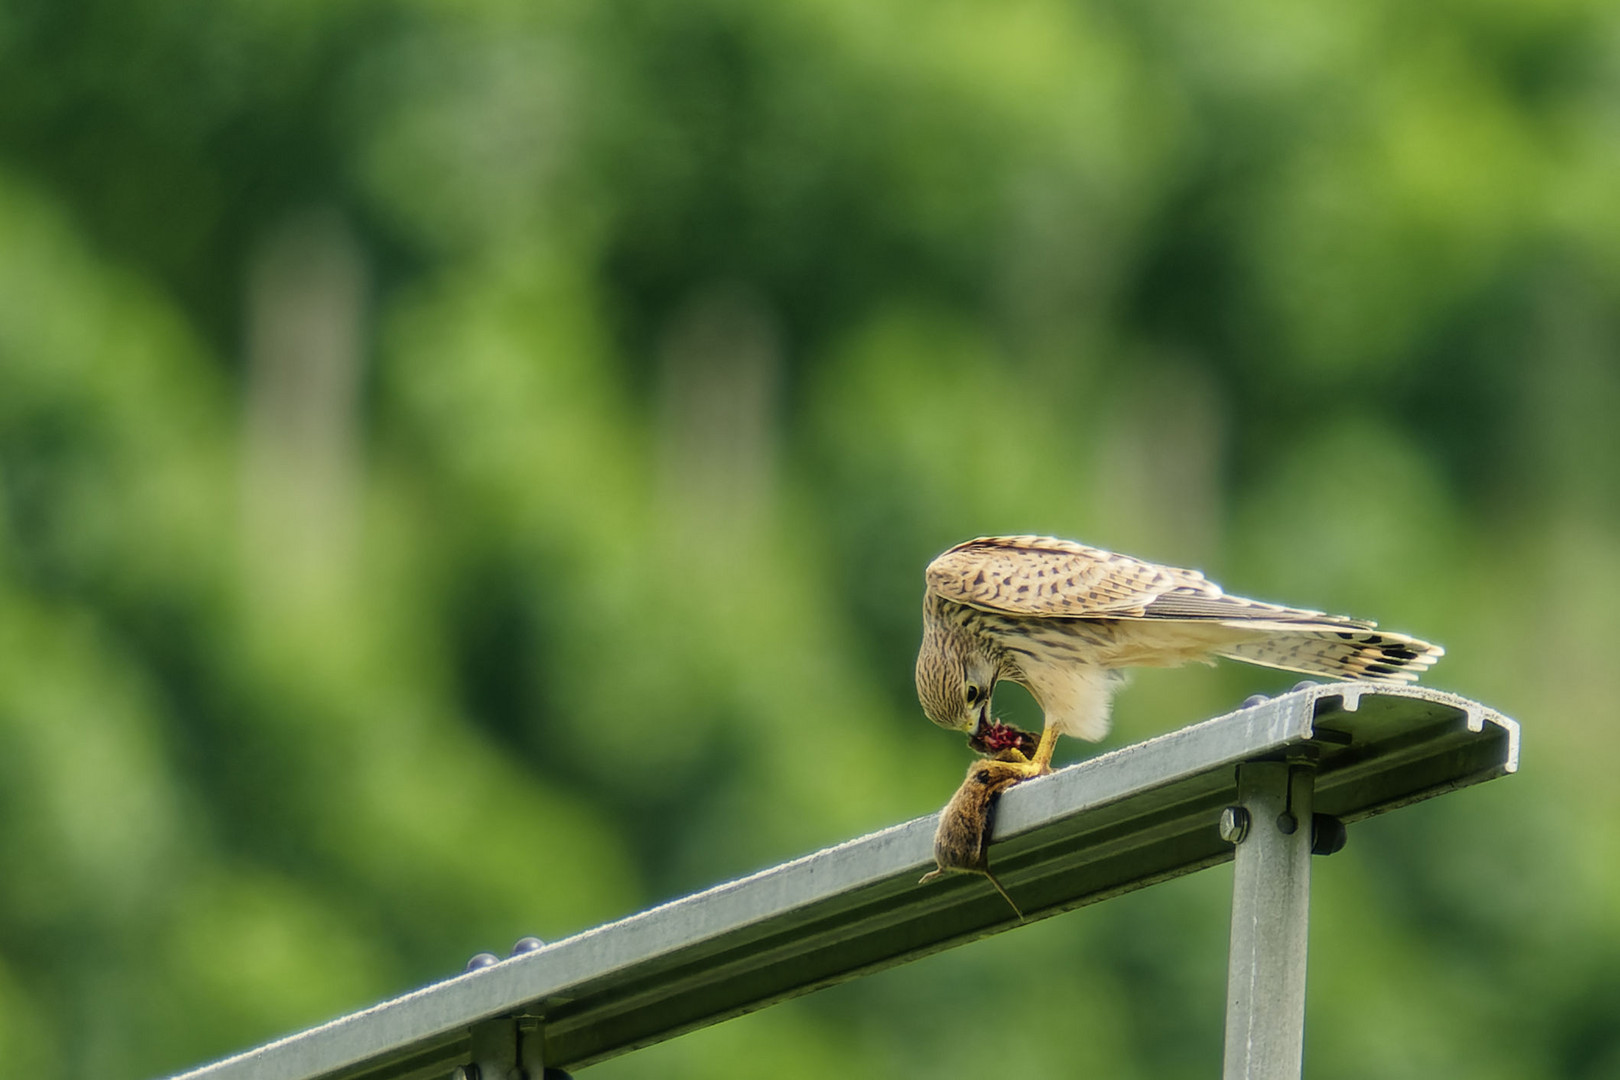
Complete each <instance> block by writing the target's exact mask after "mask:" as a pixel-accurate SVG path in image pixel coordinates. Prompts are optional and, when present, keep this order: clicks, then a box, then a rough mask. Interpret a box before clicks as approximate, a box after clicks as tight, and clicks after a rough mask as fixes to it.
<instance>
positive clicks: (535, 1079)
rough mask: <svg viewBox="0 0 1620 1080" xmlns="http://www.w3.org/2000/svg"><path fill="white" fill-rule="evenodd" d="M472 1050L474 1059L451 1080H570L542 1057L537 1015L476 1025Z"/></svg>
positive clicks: (470, 1048)
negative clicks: (550, 1067) (547, 1063)
mask: <svg viewBox="0 0 1620 1080" xmlns="http://www.w3.org/2000/svg"><path fill="white" fill-rule="evenodd" d="M469 1035H470V1036H471V1038H470V1045H469V1047H468V1050H469V1054H470V1056H471V1058H472V1060H471V1061H470V1062H469V1063H468V1064H466V1065H461V1066H458V1067H457V1068H456V1069H454V1070H453V1071H452V1072H451V1074H450V1075H451V1080H567V1076H568V1074H567V1073H565V1072H563V1071H562V1070H560V1069H548V1068H546V1067H545V1062H544V1061H543V1060H542V1058H541V1050H542V1048H543V1046H544V1041H543V1039H542V1036H541V1030H540V1018H539V1017H537V1016H502V1017H498V1018H496V1019H494V1020H486V1021H484V1022H483V1023H480V1024H474V1025H473V1026H472V1028H471V1030H470V1031H469Z"/></svg>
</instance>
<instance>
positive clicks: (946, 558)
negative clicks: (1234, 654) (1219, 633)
mask: <svg viewBox="0 0 1620 1080" xmlns="http://www.w3.org/2000/svg"><path fill="white" fill-rule="evenodd" d="M928 587H929V589H931V590H932V591H933V592H934V593H935V594H936V595H938V596H940V597H942V598H944V599H946V600H951V601H954V602H955V603H958V604H967V605H969V606H971V607H977V608H983V609H985V610H987V611H1000V612H1006V613H1008V614H1012V615H1046V616H1056V617H1068V618H1086V617H1090V618H1129V617H1133V616H1134V617H1137V618H1141V617H1144V616H1146V615H1147V613H1148V612H1147V609H1148V607H1149V605H1151V604H1153V603H1155V602H1156V601H1159V600H1160V599H1161V598H1164V597H1167V596H1170V595H1176V596H1182V597H1186V598H1189V599H1190V598H1193V597H1204V598H1213V597H1219V596H1220V595H1221V590H1220V587H1219V586H1216V585H1213V584H1211V583H1210V582H1208V581H1205V580H1204V576H1203V575H1202V574H1200V573H1198V572H1197V571H1196V570H1181V569H1177V568H1175V567H1170V566H1159V565H1157V564H1155V563H1150V562H1143V561H1142V560H1140V559H1133V558H1131V557H1130V556H1128V555H1118V554H1115V553H1114V552H1112V551H1104V550H1102V549H1101V548H1093V547H1087V546H1085V545H1084V544H1076V543H1074V542H1073V541H1070V540H1058V539H1054V538H1052V537H1048V536H985V537H980V538H979V539H977V540H969V541H967V542H966V543H964V544H958V545H956V546H955V547H953V548H951V549H950V550H949V551H947V552H945V553H944V554H943V555H941V556H939V558H937V559H935V560H934V561H933V562H932V563H930V564H929V566H928Z"/></svg>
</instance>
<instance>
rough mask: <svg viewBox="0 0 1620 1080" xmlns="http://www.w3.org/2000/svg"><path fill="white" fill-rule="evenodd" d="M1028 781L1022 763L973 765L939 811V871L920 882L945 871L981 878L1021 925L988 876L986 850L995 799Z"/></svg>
mask: <svg viewBox="0 0 1620 1080" xmlns="http://www.w3.org/2000/svg"><path fill="white" fill-rule="evenodd" d="M1019 756H1022V755H1019ZM1027 779H1029V770H1028V767H1027V765H1025V764H1024V763H1022V762H1015V761H1000V760H994V759H990V760H985V761H975V762H974V763H973V765H972V766H971V767H970V768H969V769H968V772H967V778H966V779H965V780H963V781H962V786H961V787H959V788H957V789H956V794H955V795H952V796H951V801H950V802H948V803H946V804H945V809H944V810H941V811H940V814H939V828H938V829H936V830H935V831H934V862H936V863H938V864H939V868H938V869H937V870H931V871H929V872H928V873H926V874H924V875H923V876H922V881H933V880H934V879H935V878H937V877H940V876H942V875H943V874H945V873H946V872H947V871H960V872H963V873H969V874H983V875H984V876H985V877H987V878H989V879H990V884H992V885H994V886H995V887H996V891H997V892H999V893H1000V894H1001V896H1002V898H1003V899H1004V900H1006V901H1007V903H1008V905H1009V906H1010V907H1011V908H1012V909H1013V912H1014V913H1015V914H1016V915H1017V916H1018V919H1019V921H1020V922H1022V921H1023V918H1024V913H1023V912H1022V911H1020V910H1019V908H1018V905H1017V904H1016V903H1014V902H1013V898H1012V897H1011V896H1009V895H1007V890H1006V889H1004V888H1002V887H1001V882H999V881H997V880H996V876H995V875H994V874H992V873H991V872H990V853H989V848H990V830H991V827H992V825H993V823H994V818H995V800H996V796H997V795H1000V794H1001V793H1002V792H1003V791H1006V790H1007V789H1008V788H1010V787H1012V786H1013V785H1014V784H1016V783H1018V782H1019V781H1021V780H1027ZM921 883H922V882H918V884H921Z"/></svg>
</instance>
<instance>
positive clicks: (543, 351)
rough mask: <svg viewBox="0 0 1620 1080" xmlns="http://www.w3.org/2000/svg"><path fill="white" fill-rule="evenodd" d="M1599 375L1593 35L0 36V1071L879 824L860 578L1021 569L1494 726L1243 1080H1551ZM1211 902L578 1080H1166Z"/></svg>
mask: <svg viewBox="0 0 1620 1080" xmlns="http://www.w3.org/2000/svg"><path fill="white" fill-rule="evenodd" d="M1617 354H1620V7H1617V6H1616V5H1614V4H1612V3H1607V2H1604V0H1536V2H1531V0H1476V2H1472V3H1454V2H1451V0H1440V2H1438V3H1434V4H1423V5H1413V4H1408V3H1397V2H1394V0H1355V2H1344V0H1329V2H1327V3H1324V4H1317V5H1297V4H1291V3H1283V2H1279V0H1214V2H1212V3H1207V4H1180V3H1166V2H1163V0H1141V2H1135V3H1118V2H1112V0H1072V2H1060V0H1004V2H1000V3H985V2H980V3H970V2H966V0H931V2H926V3H925V2H915V0H883V2H881V3H867V2H853V0H777V2H774V3H741V2H736V0H688V2H686V3H679V4H669V3H659V2H656V0H604V2H598V3H569V2H541V3H531V2H517V0H470V2H457V3H449V2H434V0H414V2H386V3H385V2H382V0H322V2H319V3H317V2H313V0H283V2H280V3H270V4H267V3H262V2H252V0H206V2H204V0H54V2H46V0H21V2H10V3H6V4H4V5H0V1061H3V1062H4V1071H5V1072H6V1073H8V1074H10V1075H16V1076H28V1077H31V1078H38V1080H54V1078H58V1077H61V1078H74V1080H77V1078H86V1080H88V1078H92V1077H93V1078H96V1080H119V1078H143V1077H151V1076H155V1075H159V1074H164V1073H167V1072H171V1071H176V1070H179V1069H182V1068H185V1067H188V1066H191V1065H194V1064H197V1063H200V1062H202V1061H204V1060H207V1059H210V1058H212V1057H216V1056H220V1055H223V1054H225V1053H228V1052H231V1051H234V1050H239V1049H243V1048H245V1047H247V1046H249V1045H252V1044H254V1043H256V1042H260V1041H263V1040H266V1039H268V1038H270V1037H273V1036H275V1035H278V1034H281V1033H284V1032H287V1031H289V1030H293V1029H296V1028H298V1027H301V1026H304V1025H308V1024H311V1023H314V1022H318V1021H320V1020H323V1019H326V1018H328V1017H330V1016H333V1015H336V1014H338V1013H340V1012H342V1011H346V1010H350V1009H354V1008H356V1007H359V1006H363V1005H366V1004H368V1003H371V1002H373V1001H375V1000H378V999H381V998H384V997H387V996H392V995H395V994H398V993H401V992H403V991H406V990H408V989H410V988H413V987H416V986H419V985H421V984H424V983H426V982H430V981H433V980H435V979H438V978H442V977H445V976H448V975H450V974H452V973H454V972H456V971H459V970H460V968H461V966H462V964H463V963H464V962H465V960H466V958H467V957H468V956H469V955H471V954H472V953H474V952H478V951H480V950H484V949H490V950H493V951H496V952H501V953H504V952H505V951H506V949H507V948H509V947H510V944H511V942H513V941H514V940H515V939H517V938H518V937H520V936H523V935H525V934H538V935H540V936H542V937H545V938H547V939H556V938H559V937H562V936H565V935H568V934H570V933H573V932H576V931H579V930H582V929H585V928H588V927H590V926H594V925H596V924H599V923H602V922H605V921H607V920H610V919H614V918H617V917H620V916H622V915H625V914H627V913H630V912H633V911H635V910H638V909H640V908H642V907H645V906H647V905H649V904H652V903H655V902H658V901H660V900H663V899H667V898H669V897H673V896H677V895H681V894H683V893H686V892H689V891H692V890H695V889H698V888H701V887H704V886H706V885H709V884H711V883H714V882H716V881H720V880H724V879H727V878H729V877H734V876H737V875H740V874H744V873H747V872H751V871H753V870H756V869H759V868H761V867H764V866H768V865H771V864H774V863H776V862H779V861H782V860H784V859H787V858H790V857H793V856H797V855H800V854H802V853H805V852H807V851H811V850H814V849H817V848H819V847H822V846H825V845H827V844H830V843H834V842H837V841H840V840H843V839H846V838H848V837H851V836H854V835H858V834H860V833H862V832H865V831H867V830H870V829H874V828H877V827H880V826H884V825H888V824H891V823H894V822H897V821H901V820H905V819H908V818H911V817H916V816H920V815H923V814H928V813H931V812H933V811H934V810H935V809H937V807H938V806H940V805H941V804H942V803H943V802H944V801H945V799H946V797H947V796H948V795H949V794H950V792H951V791H952V790H953V789H954V787H955V785H956V783H957V781H958V780H959V779H960V776H961V773H962V769H963V767H964V765H965V762H966V760H967V756H968V755H967V751H966V749H965V748H964V746H963V745H962V741H961V739H960V738H958V737H956V736H953V735H950V734H947V733H945V732H941V731H939V730H937V729H935V728H934V727H932V725H930V724H928V723H927V722H926V720H925V719H924V718H923V716H922V714H921V711H920V709H919V708H918V706H917V704H916V700H915V697H914V693H913V689H912V686H911V664H912V661H913V658H914V655H915V649H916V645H917V638H918V628H919V614H920V613H919V608H920V599H921V580H922V578H921V571H922V568H923V566H924V565H925V564H926V563H927V561H928V560H929V559H930V558H931V557H932V556H933V555H934V554H935V553H937V552H938V551H940V550H942V549H943V548H945V547H946V546H948V545H950V544H952V543H955V542H957V541H959V540H962V539H965V538H967V537H970V536H974V535H980V534H985V533H1006V532H1042V533H1050V534H1056V535H1060V536H1068V537H1074V538H1078V539H1082V540H1085V541H1087V542H1089V543H1093V544H1098V545H1102V546H1107V547H1112V548H1116V549H1119V550H1123V551H1127V552H1130V553H1132V554H1137V555H1141V556H1145V557H1149V558H1153V559H1158V560H1161V561H1168V562H1174V563H1178V564H1181V565H1192V566H1197V567H1200V568H1202V569H1204V570H1205V571H1206V572H1208V573H1209V574H1210V575H1211V576H1212V577H1213V578H1214V579H1215V580H1217V581H1220V582H1222V583H1223V584H1224V585H1225V586H1226V587H1227V588H1228V589H1230V590H1232V591H1234V592H1238V593H1241V594H1246V595H1251V596H1257V597H1261V598H1265V599H1271V600H1277V601H1281V602H1286V603H1292V604H1297V605H1303V606H1308V607H1319V608H1324V609H1327V610H1332V611H1343V612H1346V613H1350V614H1356V615H1362V616H1370V617H1373V618H1377V619H1379V620H1381V621H1382V623H1383V624H1384V625H1385V626H1386V627H1388V628H1390V629H1397V630H1405V631H1410V632H1413V633H1416V634H1419V635H1420V636H1423V637H1426V638H1429V639H1432V640H1435V641H1439V642H1441V643H1443V644H1444V645H1445V646H1446V647H1447V649H1448V650H1449V652H1448V655H1447V657H1446V658H1445V659H1444V660H1443V661H1442V662H1441V664H1440V666H1439V667H1438V668H1436V669H1435V670H1434V672H1433V673H1432V677H1431V678H1430V679H1429V680H1428V681H1429V682H1430V683H1431V684H1432V685H1437V686H1440V687H1443V688H1446V689H1451V690H1456V691H1458V692H1460V693H1462V694H1465V695H1467V696H1469V697H1472V698H1475V699H1478V700H1481V701H1483V702H1485V703H1487V704H1489V705H1492V706H1494V707H1496V708H1499V709H1501V710H1502V711H1503V712H1505V713H1507V714H1508V715H1511V716H1514V717H1516V718H1518V719H1519V720H1520V721H1522V722H1523V724H1524V727H1525V754H1524V769H1523V773H1522V774H1521V775H1520V776H1518V777H1516V778H1514V779H1511V780H1507V781H1502V782H1497V783H1493V784H1490V785H1486V786H1485V787H1482V788H1477V789H1473V790H1469V791H1467V792H1464V793H1460V794H1457V795H1454V796H1450V797H1448V798H1445V799H1441V800H1437V801H1435V802H1431V803H1427V804H1424V805H1421V806H1418V807H1415V808H1412V809H1409V810H1405V811H1402V812H1400V813H1398V814H1393V815H1390V816H1388V817H1385V818H1382V819H1379V820H1378V821H1375V822H1369V823H1366V824H1364V825H1360V826H1357V827H1355V828H1354V829H1353V830H1352V831H1351V834H1350V843H1349V846H1348V847H1347V849H1346V850H1345V851H1344V852H1343V853H1342V854H1340V855H1336V856H1334V857H1333V858H1332V859H1328V860H1318V861H1317V862H1316V864H1315V868H1314V872H1315V875H1316V887H1315V889H1314V895H1313V911H1312V956H1311V975H1310V990H1309V994H1310V998H1309V1021H1308V1025H1307V1027H1308V1030H1307V1038H1306V1072H1307V1074H1308V1075H1310V1076H1312V1077H1315V1078H1318V1080H1331V1078H1346V1080H1351V1078H1358V1080H1359V1078H1364V1077H1391V1078H1402V1077H1413V1078H1418V1077H1422V1078H1430V1077H1437V1076H1468V1077H1474V1078H1509V1077H1514V1078H1517V1077H1526V1078H1530V1077H1581V1078H1586V1077H1617V1076H1620V814H1617V810H1620V805H1617V804H1620V796H1617V786H1616V783H1615V768H1616V743H1617V741H1620V727H1617V726H1616V724H1615V723H1614V714H1615V709H1616V702H1617V701H1620V662H1617V661H1616V653H1617V651H1620V615H1617V611H1620V606H1617V603H1616V601H1617V598H1620V530H1617V520H1620V355H1617ZM1293 682H1294V677H1292V676H1288V675H1282V674H1278V673H1272V672H1265V671H1261V670H1258V669H1253V668H1244V667H1241V666H1238V665H1224V666H1222V667H1220V668H1214V669H1205V668H1201V667H1200V668H1195V669H1188V670H1183V671H1174V672H1148V673H1144V674H1142V675H1141V676H1139V677H1138V678H1137V679H1136V680H1135V684H1134V686H1133V687H1132V688H1131V689H1130V690H1128V691H1127V692H1126V693H1125V694H1124V695H1123V696H1122V697H1121V699H1120V703H1119V708H1118V723H1117V725H1116V731H1115V733H1114V735H1113V736H1111V738H1110V742H1109V744H1108V745H1115V746H1117V745H1120V744H1122V743H1124V742H1128V741H1132V740H1136V739H1141V738H1146V737H1148V736H1151V735H1153V734H1156V733H1159V732H1162V731H1165V730H1169V729H1171V728H1174V727H1177V726H1179V725H1182V724H1185V723H1188V722H1191V721H1193V720H1196V719H1200V718H1203V717H1205V716H1209V715H1214V714H1216V713H1220V712H1224V711H1226V710H1227V709H1229V708H1231V707H1233V706H1234V705H1235V704H1236V703H1237V702H1238V701H1240V700H1241V699H1242V698H1243V697H1244V696H1245V695H1247V694H1249V693H1251V692H1255V691H1276V690H1278V689H1284V688H1286V687H1288V686H1289V685H1291V684H1292V683H1293ZM1011 696H1012V695H1011V694H1009V693H1007V692H1006V691H1004V692H1003V694H1002V695H1001V698H1010V697H1011ZM1001 704H1003V701H1001V700H999V699H998V705H1001ZM1006 711H1007V712H1008V714H1009V715H1011V716H1012V717H1013V718H1014V719H1023V720H1024V721H1025V722H1026V723H1028V722H1029V721H1030V719H1031V708H1030V703H1029V702H1028V701H1027V700H1025V701H1023V702H1021V703H1020V702H1008V703H1007V709H1006ZM1089 752H1091V748H1089V747H1085V746H1081V745H1079V744H1073V743H1071V744H1069V745H1066V746H1064V747H1062V748H1061V749H1060V753H1059V760H1060V762H1061V761H1063V760H1074V759H1075V758H1076V757H1078V756H1081V755H1083V754H1084V753H1089ZM1229 885H1230V870H1229V869H1224V868H1223V869H1220V870H1215V871H1210V872H1207V873H1204V874H1201V875H1197V876H1195V877H1192V878H1188V879H1183V880H1182V881H1179V882H1176V883H1174V884H1171V885H1167V886H1164V887H1162V888H1157V889H1153V890H1149V891H1147V892H1144V893H1140V894H1135V895H1132V896H1129V897H1125V898H1121V899H1118V900H1114V901H1111V902H1109V903H1106V904H1103V905H1100V906H1097V907H1093V908H1087V909H1084V910H1082V911H1080V912H1078V913H1074V914H1070V915H1068V916H1065V917H1062V918H1059V919H1054V920H1049V921H1047V922H1043V923H1040V924H1038V925H1034V926H1030V927H1027V928H1024V929H1020V930H1018V931H1016V932H1013V933H1009V934H1005V935H1001V936H998V937H996V938H993V939H990V940H987V941H985V942H981V943H978V944H976V945H974V946H971V947H967V948H963V949H959V950H955V951H953V952H951V953H948V954H944V955H940V956H936V957H933V958H930V959H928V960H925V961H922V962H920V963H917V964H914V965H910V966H908V967H905V968H902V969H899V970H895V971H890V972H887V973H884V974H882V975H879V976H876V977H873V978H870V979H866V980H863V981H861V982H859V983H855V984H850V985H846V986H843V987H839V988H836V989H834V990H830V991H827V992H824V993H821V994H817V995H814V996H811V997H809V998H804V999H800V1000H797V1001H794V1002H791V1003H788V1004H785V1005H782V1006H779V1007H776V1008H773V1009H770V1010H767V1011H766V1012H763V1013H759V1014H756V1015H753V1016H749V1017H746V1018H743V1019H739V1020H735V1021H732V1022H729V1023H727V1024H724V1025H721V1026H719V1027H717V1028H714V1029H710V1030H708V1031H705V1032H702V1033H699V1034H695V1035H693V1036H690V1037H687V1038H683V1039H680V1040H676V1041H674V1042H672V1043H669V1044H666V1045H664V1046H661V1047H657V1048H654V1049H651V1050H647V1051H644V1052H640V1053H637V1054H633V1055H629V1056H627V1057H624V1058H620V1059H618V1060H616V1061H614V1062H611V1063H607V1064H604V1065H602V1066H599V1067H597V1068H595V1069H592V1070H589V1071H588V1075H590V1076H595V1077H601V1078H604V1080H606V1078H631V1077H694V1078H695V1077H721V1078H724V1077H738V1078H742V1077H756V1076H761V1075H775V1076H780V1077H785V1078H794V1077H800V1076H803V1077H812V1076H814V1077H823V1076H829V1075H837V1076H850V1077H925V1076H926V1077H936V1076H952V1077H954V1076H960V1077H989V1076H1020V1077H1047V1076H1051V1077H1059V1076H1106V1077H1111V1078H1132V1077H1143V1078H1147V1077H1153V1078H1156V1080H1164V1078H1179V1077H1188V1078H1192V1077H1208V1076H1212V1075H1214V1074H1215V1071H1216V1070H1217V1069H1218V1062H1219V1055H1220V1033H1221V1013H1222V1001H1223V990H1224V978H1225V975H1224V969H1225V938H1226V918H1227V912H1228V906H1227V905H1228V896H1227V891H1228V889H1229Z"/></svg>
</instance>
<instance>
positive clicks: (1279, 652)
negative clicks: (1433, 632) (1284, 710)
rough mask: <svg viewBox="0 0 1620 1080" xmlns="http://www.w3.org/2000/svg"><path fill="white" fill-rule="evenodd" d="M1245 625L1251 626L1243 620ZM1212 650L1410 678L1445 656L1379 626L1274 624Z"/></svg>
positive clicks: (1286, 665)
mask: <svg viewBox="0 0 1620 1080" xmlns="http://www.w3.org/2000/svg"><path fill="white" fill-rule="evenodd" d="M1244 628H1245V629H1253V628H1254V627H1253V625H1252V624H1249V625H1248V626H1245V627H1244ZM1216 655H1218V656H1224V657H1227V658H1228V659H1231V660H1242V661H1244V662H1245V663H1249V664H1259V665H1260V666H1262V667H1271V668H1281V669H1282V670H1283V671H1296V672H1299V673H1300V674H1302V675H1326V676H1329V677H1331V678H1335V679H1368V680H1371V681H1373V682H1393V683H1412V682H1417V680H1418V676H1419V675H1421V674H1422V673H1423V672H1424V671H1426V670H1427V669H1428V668H1429V667H1431V666H1432V665H1433V664H1434V662H1435V661H1436V660H1438V659H1440V657H1442V656H1444V655H1445V650H1444V649H1442V648H1441V647H1440V646H1438V645H1431V644H1429V643H1428V642H1427V641H1419V640H1418V639H1417V638H1412V637H1407V636H1406V635H1405V634H1391V633H1386V632H1384V631H1381V630H1350V629H1345V630H1300V629H1298V628H1293V629H1284V628H1281V627H1279V628H1276V629H1275V631H1274V632H1273V633H1271V634H1268V635H1267V636H1265V637H1263V638H1258V639H1254V640H1249V641H1242V642H1237V643H1235V644H1232V645H1226V646H1222V647H1221V648H1220V649H1218V650H1216Z"/></svg>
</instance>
